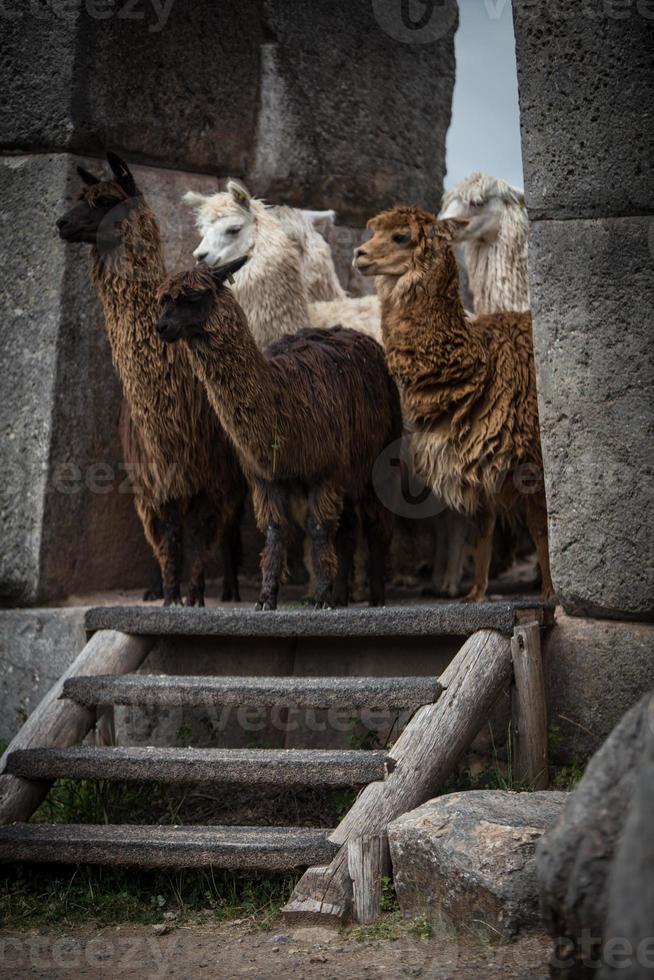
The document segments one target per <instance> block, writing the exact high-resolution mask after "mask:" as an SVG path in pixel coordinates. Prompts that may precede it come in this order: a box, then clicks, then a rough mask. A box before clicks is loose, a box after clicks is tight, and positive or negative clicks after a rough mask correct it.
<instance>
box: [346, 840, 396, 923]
mask: <svg viewBox="0 0 654 980" xmlns="http://www.w3.org/2000/svg"><path fill="white" fill-rule="evenodd" d="M347 865H348V871H349V873H350V878H351V879H352V892H353V905H354V921H355V922H358V923H359V925H362V926H369V925H371V923H373V922H374V921H375V919H376V918H377V916H378V915H379V912H380V910H381V893H382V878H383V876H384V875H385V874H387V873H388V871H389V869H390V855H389V852H388V838H387V836H386V834H368V835H367V836H365V837H355V838H354V839H353V840H349V841H348V842H347Z"/></svg>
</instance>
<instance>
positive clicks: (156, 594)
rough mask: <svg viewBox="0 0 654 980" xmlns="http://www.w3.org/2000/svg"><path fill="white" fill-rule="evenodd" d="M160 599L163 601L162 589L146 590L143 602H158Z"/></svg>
mask: <svg viewBox="0 0 654 980" xmlns="http://www.w3.org/2000/svg"><path fill="white" fill-rule="evenodd" d="M158 599H163V592H162V591H161V589H146V590H145V592H144V593H143V602H156V601H157V600H158Z"/></svg>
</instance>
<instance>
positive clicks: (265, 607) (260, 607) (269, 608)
mask: <svg viewBox="0 0 654 980" xmlns="http://www.w3.org/2000/svg"><path fill="white" fill-rule="evenodd" d="M254 608H255V611H256V612H274V611H275V609H276V608H277V603H276V602H273V600H272V599H264V600H263V601H261V600H260V601H259V602H257V604H256V606H255V607H254Z"/></svg>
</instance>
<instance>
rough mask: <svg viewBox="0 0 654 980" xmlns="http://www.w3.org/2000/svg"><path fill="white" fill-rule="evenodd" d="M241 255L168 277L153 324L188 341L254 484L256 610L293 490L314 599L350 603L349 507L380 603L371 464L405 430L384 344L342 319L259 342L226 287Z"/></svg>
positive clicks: (271, 604) (274, 573) (275, 570)
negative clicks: (303, 507)
mask: <svg viewBox="0 0 654 980" xmlns="http://www.w3.org/2000/svg"><path fill="white" fill-rule="evenodd" d="M246 261H247V257H245V256H244V257H241V258H240V259H236V260H235V261H232V262H230V263H227V264H226V265H224V266H221V267H219V268H215V267H214V268H212V269H210V268H196V269H195V271H193V272H185V273H181V274H180V275H178V276H176V277H173V278H171V279H169V280H167V282H166V283H164V285H163V286H162V287H161V290H160V298H161V309H162V314H161V317H160V319H159V322H158V324H157V330H158V331H159V334H160V336H161V337H162V338H163V339H164V340H166V341H168V342H171V343H174V342H175V341H178V340H183V341H184V343H183V345H182V346H184V347H185V348H186V349H187V351H188V355H189V359H190V362H191V364H192V366H193V370H194V371H195V373H196V375H197V377H198V379H199V380H200V381H201V382H202V383H203V384H204V386H205V388H206V392H207V395H208V397H209V400H210V402H211V404H212V406H213V408H214V411H215V412H216V414H217V416H218V418H219V419H220V421H221V423H222V425H223V427H224V429H225V431H226V432H227V433H228V435H229V436H230V438H231V439H232V441H233V443H234V445H235V446H236V448H237V451H238V453H239V456H240V458H241V463H242V465H243V469H244V471H245V473H246V475H247V477H248V479H249V481H250V484H251V486H252V493H253V501H254V510H255V516H256V518H257V523H258V525H259V527H260V529H261V530H262V531H264V532H265V534H266V544H265V547H264V550H263V553H262V559H261V571H262V587H261V595H260V598H259V603H258V607H257V608H259V609H275V608H276V606H277V596H278V591H279V584H280V580H281V577H282V575H283V572H284V568H285V562H286V546H287V539H288V531H289V501H290V498H291V496H296V495H298V494H302V495H303V496H304V497H305V498H306V500H307V505H308V512H309V520H308V532H309V534H310V536H311V541H312V563H313V567H314V573H315V577H316V597H315V598H316V606H317V608H330V607H331V606H332V605H333V604H334V602H336V603H345V602H347V577H348V572H349V566H350V558H351V548H352V540H351V535H350V534H349V533H348V531H349V528H348V527H347V525H349V524H350V523H351V520H352V514H353V507H355V506H357V505H358V506H359V507H360V510H361V513H362V514H363V521H364V530H365V534H366V539H367V543H368V550H369V580H370V603H371V605H383V603H384V601H385V585H384V575H385V554H386V550H387V546H388V544H389V542H390V535H391V527H392V524H391V520H390V514H389V513H388V512H387V511H386V510H385V508H384V507H383V505H382V504H381V503H380V501H379V500H378V498H377V495H376V493H375V492H374V489H373V486H372V469H373V465H374V463H375V460H376V459H377V457H378V456H379V454H380V453H381V452H382V451H383V450H384V448H385V447H386V446H387V445H388V444H389V443H391V442H392V441H393V440H395V439H397V438H399V436H400V434H401V431H402V419H401V409H400V403H399V395H398V392H397V389H396V387H395V384H394V382H393V380H392V379H391V377H390V375H389V373H388V370H387V368H386V364H385V361H384V353H383V351H382V349H381V347H380V346H379V345H378V344H377V343H376V342H375V341H373V340H371V339H370V338H369V337H365V336H364V335H363V334H359V333H357V332H356V331H354V330H348V329H346V328H343V327H334V328H332V329H331V330H311V329H307V330H300V331H299V332H297V333H295V334H293V335H290V336H287V337H284V338H282V339H281V340H280V341H278V342H277V343H275V344H273V345H271V346H270V347H268V348H267V349H266V350H265V351H263V352H262V351H260V350H259V348H258V347H257V344H256V343H255V341H254V338H253V335H252V333H251V332H250V330H249V328H248V323H247V319H246V317H245V314H244V312H243V310H242V309H241V307H240V306H239V304H238V302H237V300H236V298H235V296H234V293H233V292H232V291H231V290H229V289H228V288H226V287H225V286H224V282H225V280H226V279H229V277H230V276H231V275H234V274H235V273H236V272H238V270H239V269H240V268H242V266H243V265H244V264H245V262H246ZM337 532H338V533H337ZM337 556H338V559H339V560H338V562H337ZM337 568H338V571H339V575H338V577H337V580H336V582H334V577H335V573H336V570H337Z"/></svg>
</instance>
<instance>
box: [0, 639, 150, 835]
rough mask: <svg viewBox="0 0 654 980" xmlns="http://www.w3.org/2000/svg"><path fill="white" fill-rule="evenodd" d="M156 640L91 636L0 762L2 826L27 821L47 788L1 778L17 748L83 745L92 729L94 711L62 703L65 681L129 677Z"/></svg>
mask: <svg viewBox="0 0 654 980" xmlns="http://www.w3.org/2000/svg"><path fill="white" fill-rule="evenodd" d="M154 641H155V637H152V636H128V635H127V634H126V633H118V632H116V631H115V630H99V631H98V632H97V633H94V634H93V636H92V637H91V639H90V640H89V642H88V643H87V644H86V646H85V647H84V649H83V650H82V652H81V653H80V654H79V656H78V657H77V658H76V659H75V660H74V661H73V662H72V664H71V665H70V667H69V668H68V670H67V671H65V673H63V674H62V675H61V677H60V678H59V680H58V681H57V683H56V684H54V686H53V687H51V688H50V690H49V691H48V693H47V694H46V696H45V697H44V698H43V700H42V701H41V703H40V704H39V705H37V707H36V708H35V709H34V711H33V712H32V714H31V715H30V716H29V718H28V719H27V721H26V722H25V724H24V725H23V727H22V728H21V730H20V731H19V732H18V734H17V735H16V737H15V738H14V740H13V741H12V742H11V744H10V745H9V746H8V748H7V750H6V752H5V753H4V755H3V756H2V758H1V759H0V773H3V775H0V824H7V823H14V822H15V821H23V820H29V818H30V817H31V815H32V814H33V813H34V811H35V810H36V808H37V807H38V806H39V804H40V803H41V802H42V800H43V799H44V797H45V796H47V794H48V790H49V789H50V784H49V783H42V782H34V781H32V780H29V779H21V778H20V777H18V776H11V775H9V774H5V772H4V770H5V766H6V762H7V756H8V755H9V753H10V752H15V751H16V750H17V749H32V748H48V747H52V746H56V747H58V748H68V747H69V746H71V745H77V744H78V743H79V742H81V741H82V739H83V738H84V736H85V735H86V733H87V732H89V731H90V730H91V728H93V725H94V724H95V712H94V711H90V710H89V709H88V708H83V707H81V706H80V705H78V704H75V703H74V702H73V701H68V700H66V699H63V698H62V696H61V695H62V691H63V686H64V681H66V680H68V678H69V677H76V676H79V675H83V676H85V675H93V674H128V673H131V671H133V670H136V669H137V667H139V666H140V665H141V663H142V662H143V660H145V657H146V656H147V654H148V651H149V650H150V648H151V647H152V646H153V645H154Z"/></svg>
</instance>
